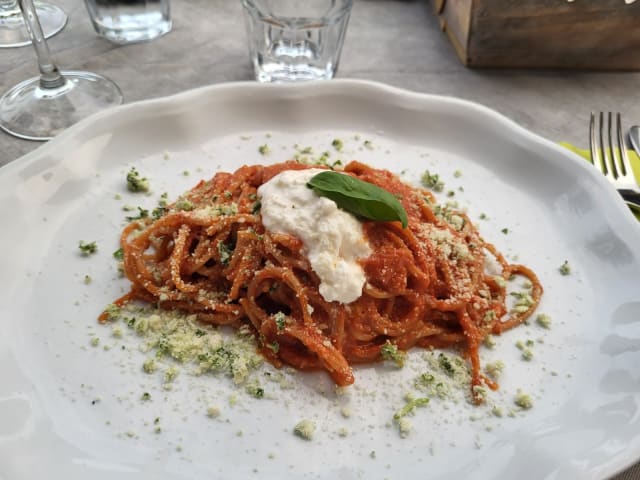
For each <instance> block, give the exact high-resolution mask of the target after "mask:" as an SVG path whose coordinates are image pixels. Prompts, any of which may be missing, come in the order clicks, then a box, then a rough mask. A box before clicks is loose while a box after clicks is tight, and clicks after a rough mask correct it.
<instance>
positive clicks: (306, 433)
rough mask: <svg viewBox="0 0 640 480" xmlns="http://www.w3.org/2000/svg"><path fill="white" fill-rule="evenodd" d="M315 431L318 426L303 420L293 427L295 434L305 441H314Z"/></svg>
mask: <svg viewBox="0 0 640 480" xmlns="http://www.w3.org/2000/svg"><path fill="white" fill-rule="evenodd" d="M315 430H316V424H315V423H313V422H312V421H311V420H301V421H299V422H298V423H297V424H296V426H295V427H293V433H294V434H295V435H296V436H298V437H300V438H302V439H304V440H312V439H313V434H314V432H315Z"/></svg>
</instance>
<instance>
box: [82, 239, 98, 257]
mask: <svg viewBox="0 0 640 480" xmlns="http://www.w3.org/2000/svg"><path fill="white" fill-rule="evenodd" d="M78 248H79V249H80V252H81V254H82V256H83V257H88V256H89V255H93V254H94V253H96V252H97V251H98V245H97V244H96V242H85V241H84V240H80V241H79V242H78Z"/></svg>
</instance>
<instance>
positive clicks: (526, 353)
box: [522, 348, 533, 362]
mask: <svg viewBox="0 0 640 480" xmlns="http://www.w3.org/2000/svg"><path fill="white" fill-rule="evenodd" d="M532 358H533V351H532V350H531V349H529V348H525V349H524V350H522V359H523V360H526V361H527V362H529V361H531V359H532Z"/></svg>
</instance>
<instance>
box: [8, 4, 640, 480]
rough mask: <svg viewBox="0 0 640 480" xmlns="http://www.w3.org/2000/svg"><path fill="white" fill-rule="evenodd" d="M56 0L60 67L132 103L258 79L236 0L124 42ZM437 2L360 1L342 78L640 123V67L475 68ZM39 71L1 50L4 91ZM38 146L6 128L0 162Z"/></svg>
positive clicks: (558, 117) (76, 7) (570, 120)
mask: <svg viewBox="0 0 640 480" xmlns="http://www.w3.org/2000/svg"><path fill="white" fill-rule="evenodd" d="M53 3H56V4H58V5H60V6H61V7H62V8H64V10H65V11H66V12H67V14H68V15H69V23H68V24H67V26H66V27H65V29H64V30H63V31H62V32H61V33H59V34H58V35H56V36H55V37H53V38H51V39H50V40H49V46H50V49H51V52H52V53H53V56H54V59H55V60H56V62H57V64H58V66H59V67H60V68H61V69H65V68H66V69H73V70H89V71H93V72H96V73H100V74H103V75H106V76H108V77H110V78H111V79H113V80H114V81H115V82H116V83H117V84H118V85H119V86H120V88H121V89H122V91H123V93H124V96H125V101H126V102H134V101H137V100H142V99H147V98H154V97H162V96H166V95H171V94H174V93H178V92H182V91H184V90H187V89H191V88H195V87H201V86H205V85H211V84H214V83H221V82H234V81H246V80H252V79H253V72H252V68H251V65H250V63H249V60H248V51H247V41H246V37H245V32H244V24H243V19H242V11H241V8H242V7H241V5H240V2H239V1H238V0H234V1H232V0H188V1H174V2H173V4H172V18H173V30H172V31H171V32H170V33H169V34H168V35H166V36H165V37H163V38H160V39H157V40H154V41H152V42H149V43H143V44H135V45H128V46H118V45H113V44H111V43H109V42H107V41H105V40H103V39H101V38H99V37H97V36H96V35H95V33H94V31H93V28H92V26H91V23H90V21H89V18H88V15H87V12H86V10H85V7H84V3H83V2H82V1H81V0H53ZM431 8H432V7H431V2H429V1H424V0H415V1H414V0H356V1H355V4H354V8H353V12H352V16H351V20H350V23H349V29H348V32H347V35H346V38H345V43H344V48H343V52H342V59H341V64H340V71H339V72H338V78H359V79H367V80H374V81H378V82H384V83H387V84H390V85H394V86H396V87H402V88H406V89H409V90H414V91H417V92H425V93H431V94H442V95H449V96H455V97H459V98H464V99H468V100H472V101H475V102H479V103H482V104H484V105H486V106H488V107H490V108H493V109H495V110H497V111H498V112H500V113H502V114H504V115H506V116H507V117H509V118H511V119H512V120H514V121H515V122H517V123H519V124H520V125H522V126H524V127H526V128H528V129H529V130H531V131H533V132H535V133H538V134H540V135H542V136H544V137H546V138H548V139H550V140H554V141H568V142H571V143H574V144H576V145H579V146H583V147H586V146H587V145H588V122H589V114H590V112H591V111H600V110H603V111H608V110H612V111H619V112H621V113H622V118H623V123H625V124H626V125H631V124H633V123H636V122H638V123H640V95H638V94H637V89H638V88H639V86H640V73H633V72H585V71H541V70H470V69H467V68H465V67H464V66H463V65H461V63H460V62H459V60H458V58H457V57H456V55H455V52H454V50H453V48H452V46H451V45H450V44H449V42H448V40H447V38H446V36H445V35H444V34H443V33H442V32H441V31H440V29H439V26H438V22H437V19H436V18H435V17H434V16H433V14H432V10H431ZM36 73H37V67H36V61H35V54H34V51H33V50H32V49H31V48H30V47H23V48H12V49H0V90H1V91H4V90H6V89H8V88H9V87H11V86H12V85H14V84H15V83H18V82H19V81H22V80H24V79H26V78H29V77H32V76H34V75H36ZM40 145H41V143H39V142H31V141H26V140H20V139H17V138H13V137H11V136H9V135H7V134H4V133H3V132H0V165H4V164H7V163H9V162H11V161H13V160H16V159H18V158H20V157H21V156H22V155H24V154H26V153H28V152H30V151H32V150H34V149H36V148H38V147H39V146H40ZM631 478H640V464H639V465H636V466H635V467H634V468H631V469H629V470H628V471H627V472H624V473H622V474H620V475H619V476H618V477H616V479H617V480H622V479H625V480H627V479H631Z"/></svg>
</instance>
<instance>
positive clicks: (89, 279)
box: [84, 275, 93, 285]
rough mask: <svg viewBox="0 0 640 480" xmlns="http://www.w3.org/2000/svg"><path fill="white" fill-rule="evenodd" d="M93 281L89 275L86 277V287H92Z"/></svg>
mask: <svg viewBox="0 0 640 480" xmlns="http://www.w3.org/2000/svg"><path fill="white" fill-rule="evenodd" d="M92 281H93V279H92V278H91V277H90V276H89V275H85V276H84V284H85V285H90V284H91V282H92Z"/></svg>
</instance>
